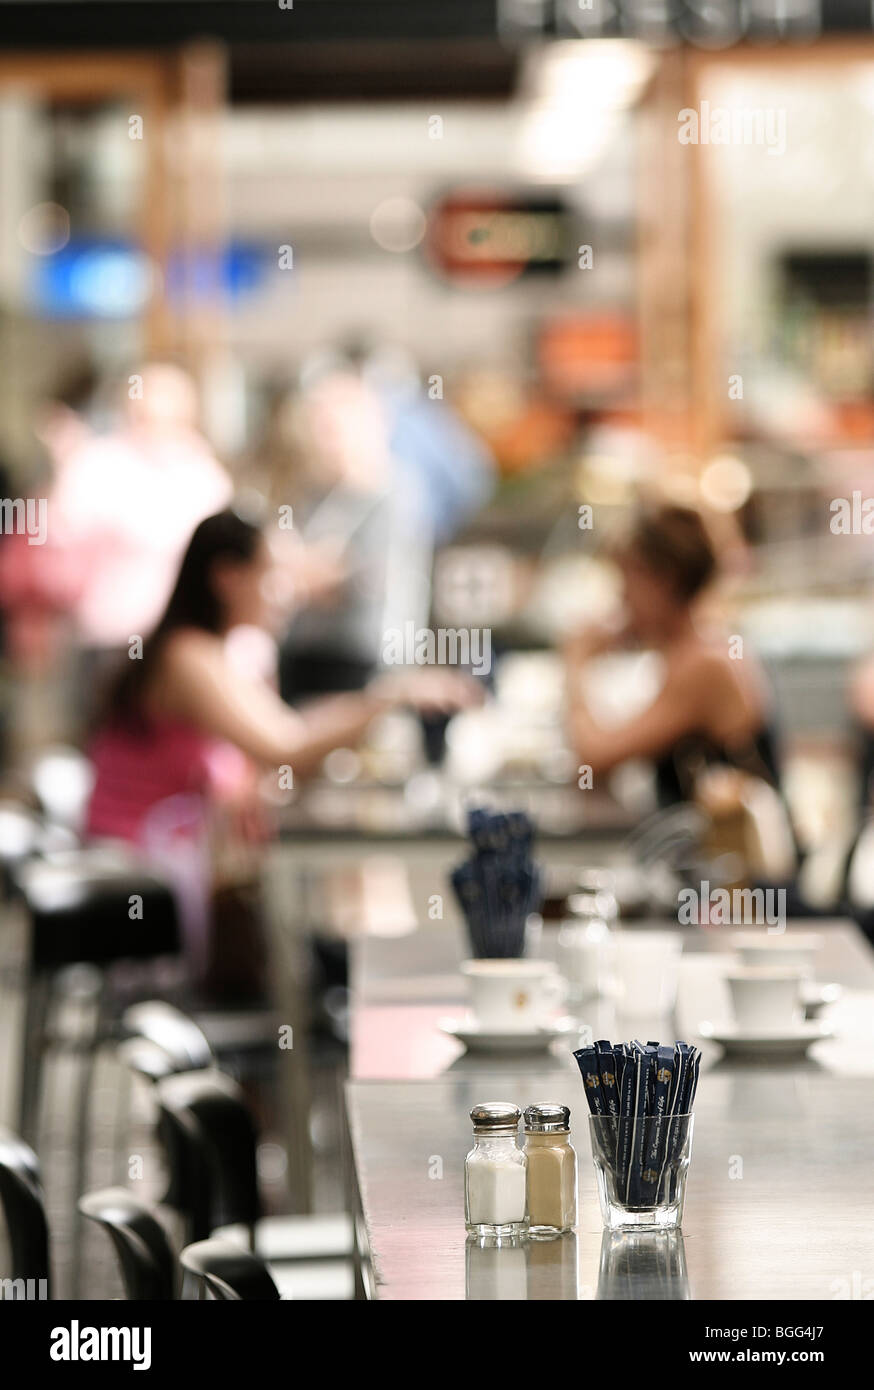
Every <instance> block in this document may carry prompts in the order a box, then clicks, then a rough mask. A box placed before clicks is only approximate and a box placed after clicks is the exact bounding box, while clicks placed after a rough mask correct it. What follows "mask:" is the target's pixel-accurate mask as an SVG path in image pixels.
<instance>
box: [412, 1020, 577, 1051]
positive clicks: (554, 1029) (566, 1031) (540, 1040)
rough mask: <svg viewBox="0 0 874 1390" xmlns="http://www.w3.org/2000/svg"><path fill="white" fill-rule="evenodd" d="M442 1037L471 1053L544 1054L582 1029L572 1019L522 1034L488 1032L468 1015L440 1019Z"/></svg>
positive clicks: (509, 1030) (489, 1029) (509, 1031)
mask: <svg viewBox="0 0 874 1390" xmlns="http://www.w3.org/2000/svg"><path fill="white" fill-rule="evenodd" d="M438 1027H439V1029H440V1031H441V1033H448V1034H449V1036H450V1037H452V1038H457V1039H458V1041H459V1042H463V1043H464V1045H465V1047H467V1048H469V1049H470V1051H471V1052H543V1051H544V1050H545V1049H546V1048H547V1047H549V1044H550V1043H551V1042H554V1041H555V1039H556V1038H567V1037H571V1036H573V1035H574V1034H575V1033H578V1032H580V1025H579V1024H577V1023H575V1021H574V1020H573V1019H570V1018H559V1019H556V1020H555V1022H554V1023H548V1024H544V1025H543V1026H542V1027H541V1028H533V1029H526V1031H525V1032H521V1031H520V1030H519V1029H516V1030H515V1031H514V1030H513V1029H510V1028H486V1027H483V1025H482V1024H480V1023H477V1021H476V1019H474V1018H471V1017H470V1016H469V1015H468V1016H467V1017H463V1018H441V1020H440V1022H439V1024H438Z"/></svg>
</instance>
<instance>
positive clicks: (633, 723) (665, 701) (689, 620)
mask: <svg viewBox="0 0 874 1390" xmlns="http://www.w3.org/2000/svg"><path fill="white" fill-rule="evenodd" d="M615 560H616V562H617V565H618V568H619V570H620V573H621V577H622V586H623V600H624V611H623V614H622V617H621V620H620V622H619V623H617V624H616V625H615V626H614V627H607V626H602V627H590V628H587V629H585V630H584V631H582V632H580V633H578V634H577V635H575V636H574V637H573V638H571V640H570V641H569V642H568V644H567V647H566V652H565V658H566V666H567V673H568V705H569V713H568V720H569V732H570V737H571V740H572V744H573V747H574V748H575V750H576V752H577V754H578V756H579V758H580V761H581V763H584V764H586V765H588V766H589V767H591V768H592V773H593V777H594V778H596V779H597V778H599V777H603V776H605V775H606V774H607V773H609V772H611V771H612V769H613V768H615V767H617V766H618V765H619V764H620V763H623V762H625V761H626V760H627V759H630V758H647V759H650V760H651V761H652V762H653V764H654V767H655V777H656V790H657V798H658V803H659V805H660V806H668V805H671V804H673V803H675V802H679V801H687V800H692V799H694V794H695V783H696V779H697V777H698V775H699V774H700V773H701V772H702V771H704V770H705V769H706V768H708V767H710V766H714V765H728V766H729V767H733V768H737V769H740V770H741V771H743V772H746V773H748V774H749V775H751V776H754V777H756V778H760V779H762V780H763V781H765V782H767V783H769V784H770V785H771V786H772V787H775V788H776V787H777V786H778V784H779V774H778V765H777V751H776V739H775V735H774V730H773V728H772V724H771V714H770V710H769V697H768V693H767V689H766V685H765V681H764V677H763V673H762V672H761V669H760V667H759V665H758V662H757V661H756V659H755V657H754V656H752V655H750V654H747V652H746V651H745V652H744V656H743V660H737V659H732V657H731V656H730V654H729V637H728V634H727V633H724V632H718V631H712V630H710V631H707V630H705V629H704V627H703V625H702V623H701V619H700V614H699V611H698V605H699V600H700V598H701V596H702V594H703V593H704V591H705V590H706V589H707V587H708V586H709V585H710V583H711V582H712V580H713V579H714V578H715V576H716V573H717V558H716V554H715V551H714V548H713V544H712V542H711V540H710V537H709V535H708V532H707V529H706V527H705V525H704V522H703V521H702V519H701V517H700V515H699V514H698V513H697V512H696V511H694V510H693V509H691V508H688V507H683V506H675V505H661V506H655V507H651V508H647V509H645V510H643V511H642V512H641V513H640V515H639V516H638V518H637V519H636V521H635V523H634V524H633V526H632V528H631V531H630V534H629V535H628V537H627V539H626V540H625V542H624V543H623V544H622V545H620V546H619V548H618V549H617V551H616V554H615ZM632 644H634V645H637V646H640V647H643V648H645V649H649V650H654V651H656V652H658V653H659V655H660V656H661V658H662V662H663V668H664V678H663V683H662V685H661V689H660V691H659V693H658V695H657V697H656V698H655V700H654V701H653V702H652V703H651V704H650V706H649V707H648V708H647V709H645V710H644V711H643V712H642V713H640V714H639V715H637V716H636V717H635V718H633V719H631V720H629V721H627V722H626V723H623V724H620V725H618V726H616V727H607V726H604V725H601V724H599V723H598V722H596V720H595V719H594V718H593V717H592V714H591V712H590V710H589V708H588V706H587V704H586V700H585V697H584V695H583V692H582V689H581V676H582V674H583V672H584V670H585V667H586V665H587V664H588V662H590V661H591V660H593V659H594V658H595V657H597V656H600V655H602V654H603V653H605V652H608V651H610V650H615V649H618V648H621V647H623V646H628V645H632Z"/></svg>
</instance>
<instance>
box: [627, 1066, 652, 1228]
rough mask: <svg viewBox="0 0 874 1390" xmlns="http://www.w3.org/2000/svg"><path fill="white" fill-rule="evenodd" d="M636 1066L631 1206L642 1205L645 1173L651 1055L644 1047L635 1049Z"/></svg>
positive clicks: (629, 1184) (629, 1170) (628, 1192)
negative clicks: (648, 1078)
mask: <svg viewBox="0 0 874 1390" xmlns="http://www.w3.org/2000/svg"><path fill="white" fill-rule="evenodd" d="M632 1067H633V1068H634V1083H633V1084H634V1096H633V1104H634V1109H633V1112H632V1129H631V1146H630V1152H629V1159H628V1181H627V1186H626V1196H625V1200H626V1201H627V1203H628V1205H629V1206H631V1207H638V1206H640V1205H641V1195H640V1194H641V1179H642V1174H643V1155H644V1143H645V1140H646V1128H647V1115H646V1090H647V1073H648V1071H649V1057H648V1056H647V1054H646V1052H645V1051H644V1049H643V1048H640V1047H638V1048H636V1049H635V1056H634V1059H633V1061H632Z"/></svg>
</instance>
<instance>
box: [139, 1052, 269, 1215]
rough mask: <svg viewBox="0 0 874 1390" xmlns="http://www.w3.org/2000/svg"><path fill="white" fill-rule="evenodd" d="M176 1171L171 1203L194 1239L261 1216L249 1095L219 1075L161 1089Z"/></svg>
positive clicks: (162, 1128)
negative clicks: (245, 1095)
mask: <svg viewBox="0 0 874 1390" xmlns="http://www.w3.org/2000/svg"><path fill="white" fill-rule="evenodd" d="M155 1093H156V1096H157V1099H158V1106H159V1113H160V1119H159V1133H160V1135H161V1138H162V1140H163V1142H164V1147H165V1151H166V1155H167V1162H168V1165H169V1168H170V1191H169V1192H168V1195H167V1197H166V1198H165V1201H166V1202H167V1203H168V1204H170V1205H172V1206H175V1207H176V1208H177V1209H178V1210H180V1211H181V1212H183V1214H184V1215H185V1216H186V1217H187V1218H188V1222H189V1229H190V1231H191V1237H192V1239H193V1240H201V1239H205V1237H206V1236H207V1235H209V1234H210V1233H211V1232H212V1231H214V1230H216V1229H217V1228H218V1227H219V1226H234V1225H246V1226H253V1225H254V1223H255V1222H256V1221H257V1220H258V1218H259V1216H260V1215H261V1202H260V1197H259V1192H258V1170H257V1142H258V1136H257V1131H256V1129H255V1125H254V1122H253V1120H252V1116H251V1115H250V1113H249V1109H248V1107H247V1105H246V1102H245V1099H244V1097H243V1093H242V1091H241V1089H240V1087H239V1086H238V1085H237V1083H236V1082H235V1081H232V1080H231V1078H230V1077H228V1076H225V1075H224V1074H223V1073H222V1072H219V1071H214V1070H211V1071H206V1070H204V1071H193V1072H182V1073H180V1074H179V1075H177V1076H168V1077H166V1078H165V1079H164V1080H163V1081H159V1082H158V1083H157V1085H156V1087H155Z"/></svg>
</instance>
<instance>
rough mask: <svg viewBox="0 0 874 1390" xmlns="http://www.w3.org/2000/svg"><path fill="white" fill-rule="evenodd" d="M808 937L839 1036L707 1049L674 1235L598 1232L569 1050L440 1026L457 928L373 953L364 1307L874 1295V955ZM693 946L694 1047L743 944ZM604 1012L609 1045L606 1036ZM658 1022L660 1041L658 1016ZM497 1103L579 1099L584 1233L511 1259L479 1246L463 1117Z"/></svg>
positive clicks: (353, 1105) (689, 973)
mask: <svg viewBox="0 0 874 1390" xmlns="http://www.w3.org/2000/svg"><path fill="white" fill-rule="evenodd" d="M440 925H441V926H442V924H440ZM661 925H662V927H663V924H661ZM643 929H645V928H643ZM796 929H803V930H811V929H813V927H812V924H810V923H803V924H799V925H798V926H797V927H793V926H791V925H790V928H789V930H790V931H791V930H796ZM815 929H816V930H817V931H818V932H820V933H821V934H822V935H823V936H824V938H825V944H824V947H823V950H822V951H821V952H820V955H819V958H818V969H817V975H818V978H819V979H820V980H821V981H826V980H829V981H835V982H837V983H840V984H842V985H843V986H844V987H845V995H844V997H843V999H842V1000H841V1001H839V1003H838V1004H836V1005H835V1006H833V1009H832V1012H831V1015H830V1018H831V1021H832V1023H833V1026H834V1028H835V1032H836V1037H835V1038H834V1040H830V1041H824V1042H822V1043H819V1044H817V1045H816V1046H815V1047H814V1048H813V1049H812V1050H811V1054H810V1055H809V1056H808V1057H807V1058H806V1059H802V1060H795V1061H789V1062H783V1063H778V1062H773V1061H772V1062H752V1061H740V1060H738V1061H729V1060H727V1059H723V1058H722V1057H721V1053H720V1049H718V1048H715V1047H710V1048H707V1049H705V1061H704V1064H703V1067H702V1076H701V1081H700V1085H699V1090H698V1099H697V1101H696V1121H695V1137H694V1147H693V1157H692V1165H691V1170H690V1177H689V1185H688V1196H687V1204H686V1214H685V1219H684V1224H683V1233H682V1235H681V1236H675V1237H671V1238H668V1239H666V1238H665V1237H663V1236H659V1237H653V1236H647V1235H643V1234H634V1235H624V1234H623V1235H606V1234H604V1233H603V1232H602V1228H601V1219H600V1214H599V1210H598V1204H597V1198H596V1191H595V1180H594V1169H593V1167H592V1162H591V1154H590V1147H589V1142H588V1132H587V1118H586V1117H587V1111H586V1106H585V1102H584V1099H583V1094H582V1086H581V1083H580V1079H579V1075H578V1073H577V1071H576V1067H575V1064H574V1062H573V1058H572V1056H571V1045H569V1044H566V1043H563V1044H561V1045H554V1047H553V1049H552V1050H551V1051H550V1053H548V1054H545V1055H540V1056H535V1057H530V1058H521V1059H520V1058H507V1059H506V1060H502V1059H500V1058H496V1057H494V1056H491V1057H490V1056H487V1055H484V1054H479V1055H477V1054H462V1053H461V1051H460V1048H459V1046H458V1044H456V1043H455V1042H454V1040H452V1039H447V1038H445V1037H444V1036H443V1035H442V1034H441V1033H440V1030H439V1027H438V1018H439V1014H440V1013H442V1012H447V1011H449V1012H451V1011H452V1008H455V1009H456V1011H457V1008H458V1005H459V1004H460V1000H461V994H460V987H459V986H460V982H458V981H457V977H456V973H455V966H456V964H457V961H458V959H459V957H460V955H461V954H462V953H463V942H462V939H461V938H460V936H459V934H458V933H457V932H454V931H453V930H452V929H449V930H443V931H440V930H437V929H436V928H435V929H434V930H432V931H429V932H427V933H417V934H416V935H415V936H414V937H409V938H403V939H401V940H399V941H391V942H389V941H377V940H375V939H369V940H368V941H367V942H366V943H361V945H360V947H358V948H356V950H355V952H354V960H355V970H354V975H353V983H354V988H355V991H356V994H355V1001H356V1002H355V1008H354V1014H353V1049H352V1059H351V1068H352V1078H353V1079H352V1080H351V1081H350V1082H349V1083H348V1086H347V1115H348V1123H349V1131H350V1136H351V1149H352V1155H353V1159H354V1173H355V1187H356V1200H357V1203H358V1208H359V1221H358V1228H359V1233H360V1250H361V1254H362V1260H363V1268H364V1282H365V1285H366V1286H367V1289H368V1292H369V1293H370V1294H371V1296H373V1297H379V1298H389V1299H399V1298H413V1299H460V1298H465V1297H467V1298H489V1299H495V1298H501V1299H504V1298H507V1299H524V1298H572V1299H580V1298H604V1299H607V1298H610V1299H615V1298H643V1299H648V1298H696V1299H736V1298H751V1299H822V1300H828V1299H835V1298H854V1297H855V1298H859V1297H862V1296H864V1295H863V1293H862V1292H860V1291H861V1290H864V1289H865V1288H870V1287H871V1284H870V1282H869V1281H871V1280H872V1279H874V1181H872V1179H871V1165H872V1158H874V955H872V952H871V950H870V947H869V946H868V945H867V943H866V942H865V941H864V939H863V938H862V936H861V935H860V933H859V932H858V931H857V929H856V928H855V927H854V926H852V924H849V923H840V922H835V923H817V924H816V926H815ZM685 935H686V948H685V952H684V967H683V973H682V975H681V987H680V997H679V1000H678V1012H677V1021H676V1027H677V1033H676V1035H677V1036H686V1037H690V1038H691V1037H692V1036H693V1035H694V1032H695V1028H696V1026H697V1022H696V1020H698V1019H700V1018H702V1017H706V1016H708V1011H709V1012H710V1015H711V1016H713V1014H714V1012H715V1009H716V1008H718V1007H721V998H722V996H721V994H720V990H721V989H722V988H723V987H722V985H721V981H720V976H721V973H722V971H723V969H724V966H725V965H726V964H727V962H728V960H729V959H731V956H730V949H731V941H730V936H731V933H730V931H729V930H728V929H725V928H716V929H711V930H703V929H691V930H687V932H686V933H685ZM546 950H547V951H548V946H547V947H546ZM593 1017H594V1018H597V1019H598V1023H596V1024H595V1025H594V1026H596V1027H598V1032H597V1034H596V1036H611V1035H612V1034H611V1032H610V1031H609V1030H608V1029H607V1028H606V1027H605V1028H604V1030H603V1031H601V1028H600V1021H601V1015H598V1013H597V1010H596V1011H595V1012H594V1013H593ZM643 1026H644V1027H646V1024H645V1023H644V1025H643ZM652 1027H653V1029H655V1028H657V1027H659V1028H660V1029H661V1031H662V1032H664V1023H663V1021H661V1022H660V1021H656V1020H653V1021H652ZM646 1036H650V1037H655V1036H658V1033H657V1032H655V1031H653V1032H648V1031H647V1032H646ZM665 1036H670V1034H669V1033H665ZM487 1099H508V1100H514V1101H515V1102H516V1103H517V1104H519V1105H520V1106H524V1105H526V1104H528V1103H530V1102H533V1101H536V1100H541V1101H543V1100H556V1101H560V1102H562V1103H564V1104H567V1105H569V1106H570V1108H571V1112H572V1116H573V1137H574V1143H575V1145H576V1147H577V1151H578V1155H579V1173H580V1177H579V1222H578V1227H577V1230H576V1232H575V1233H574V1235H573V1236H566V1237H563V1238H562V1239H561V1240H558V1241H552V1242H545V1243H544V1242H522V1243H520V1244H519V1245H518V1246H517V1247H511V1248H502V1249H500V1250H495V1249H493V1248H492V1249H489V1248H482V1247H481V1246H479V1245H477V1244H476V1242H470V1241H466V1239H465V1232H464V1218H463V1164H464V1155H465V1153H466V1152H467V1150H468V1148H469V1147H470V1142H471V1136H470V1121H469V1118H468V1111H469V1109H470V1107H471V1106H472V1105H473V1104H474V1103H475V1102H477V1101H481V1100H487Z"/></svg>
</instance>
